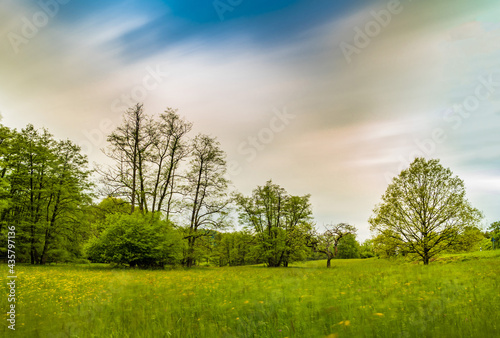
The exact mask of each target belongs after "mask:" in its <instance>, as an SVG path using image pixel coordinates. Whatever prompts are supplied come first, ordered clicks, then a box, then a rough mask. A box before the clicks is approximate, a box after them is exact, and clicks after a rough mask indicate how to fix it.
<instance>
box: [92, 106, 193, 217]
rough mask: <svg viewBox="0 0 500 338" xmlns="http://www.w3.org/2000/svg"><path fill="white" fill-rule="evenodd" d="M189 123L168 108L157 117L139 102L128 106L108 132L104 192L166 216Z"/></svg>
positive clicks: (185, 151)
mask: <svg viewBox="0 0 500 338" xmlns="http://www.w3.org/2000/svg"><path fill="white" fill-rule="evenodd" d="M191 127H192V124H191V123H189V122H187V121H185V120H184V119H182V118H181V117H180V116H179V115H178V114H177V111H176V110H174V109H171V108H168V109H167V110H166V111H165V113H163V114H161V115H160V116H159V119H156V120H155V119H153V118H152V117H151V116H149V115H147V114H145V113H144V110H143V105H142V104H136V105H135V106H134V107H132V108H130V109H128V110H127V111H126V112H125V114H124V118H123V122H122V124H121V125H120V126H118V127H117V128H116V129H115V130H114V131H113V133H111V134H110V135H109V136H108V139H107V140H108V143H109V146H108V148H107V150H106V151H105V153H106V155H107V156H108V157H110V158H111V159H112V160H113V161H114V165H113V166H112V167H107V168H100V169H99V171H100V173H101V175H102V179H103V183H104V184H105V191H104V192H105V194H106V195H108V196H114V197H122V198H125V199H127V200H128V201H129V202H130V208H131V210H130V211H131V212H133V211H134V210H135V209H136V207H138V209H139V210H140V212H141V213H148V212H153V213H155V212H160V211H161V212H163V213H164V215H165V216H166V217H167V218H169V217H170V214H171V211H172V206H173V204H174V198H173V196H174V194H176V193H179V191H178V190H177V189H176V187H177V186H178V182H177V181H178V178H179V175H178V169H179V167H180V165H181V163H182V161H183V160H184V159H185V158H186V157H187V156H188V155H189V145H188V142H187V140H186V134H187V133H188V132H189V131H190V130H191Z"/></svg>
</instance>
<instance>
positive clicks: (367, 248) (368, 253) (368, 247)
mask: <svg viewBox="0 0 500 338" xmlns="http://www.w3.org/2000/svg"><path fill="white" fill-rule="evenodd" d="M359 255H360V257H361V258H371V257H374V256H375V251H374V249H373V240H372V239H367V240H366V241H364V242H363V243H362V244H361V246H360V248H359Z"/></svg>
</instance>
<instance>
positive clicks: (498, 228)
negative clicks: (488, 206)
mask: <svg viewBox="0 0 500 338" xmlns="http://www.w3.org/2000/svg"><path fill="white" fill-rule="evenodd" d="M488 230H490V236H491V238H493V239H494V240H495V245H494V247H495V249H497V248H498V247H499V246H500V221H496V222H493V223H491V225H490V227H489V228H488ZM491 238H490V241H491ZM492 247H493V246H492Z"/></svg>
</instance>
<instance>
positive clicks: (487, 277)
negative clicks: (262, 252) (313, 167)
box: [0, 252, 500, 338]
mask: <svg viewBox="0 0 500 338" xmlns="http://www.w3.org/2000/svg"><path fill="white" fill-rule="evenodd" d="M450 257H451V258H450ZM454 257H455V258H454ZM456 257H460V258H459V259H456ZM325 265H326V264H325V262H324V261H322V262H309V263H303V264H297V265H295V266H293V267H290V268H274V269H271V268H264V267H259V266H251V267H228V268H197V269H192V270H172V271H144V270H119V269H109V268H103V267H102V266H68V265H67V266H48V267H39V266H19V267H18V271H19V272H18V276H19V277H18V285H17V294H18V303H17V309H16V310H17V313H18V316H17V322H16V332H15V333H16V335H18V336H19V337H120V338H124V337H325V336H328V337H337V336H338V337H498V336H499V332H500V325H499V322H500V321H499V319H500V303H499V300H500V285H499V281H500V277H499V273H500V257H499V256H498V255H495V254H494V253H489V252H482V253H478V254H475V255H469V256H463V255H454V256H449V257H444V258H443V259H442V260H439V261H436V262H433V263H431V265H429V266H422V265H419V264H411V263H407V262H404V261H392V262H391V261H386V260H379V259H369V260H342V261H340V260H338V261H334V263H333V267H332V268H331V269H326V268H325ZM2 272H3V273H4V275H5V276H7V272H6V267H5V266H4V267H3V269H2ZM3 287H4V294H7V288H6V287H5V284H4V286H3ZM0 304H1V306H2V309H5V310H6V309H7V306H8V303H7V297H6V296H5V297H2V299H1V300H0ZM6 311H7V310H6ZM6 311H5V312H6ZM9 334H12V332H10V330H9V329H7V321H6V320H5V321H4V323H3V324H2V327H1V328H0V336H8V335H9Z"/></svg>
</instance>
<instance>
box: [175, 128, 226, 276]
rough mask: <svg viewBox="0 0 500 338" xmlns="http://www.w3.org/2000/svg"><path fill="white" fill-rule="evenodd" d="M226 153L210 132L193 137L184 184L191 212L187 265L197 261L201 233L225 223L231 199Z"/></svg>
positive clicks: (186, 201) (187, 206)
mask: <svg viewBox="0 0 500 338" xmlns="http://www.w3.org/2000/svg"><path fill="white" fill-rule="evenodd" d="M226 170H227V168H226V160H225V153H224V151H223V150H222V149H221V148H220V143H219V142H218V141H217V140H216V139H215V138H212V137H210V136H207V135H202V134H200V135H198V136H196V138H195V139H194V140H193V144H192V152H191V162H190V167H189V169H188V172H187V174H186V183H185V184H184V186H183V187H182V191H183V193H184V201H185V208H186V210H187V211H188V217H189V228H188V230H187V234H186V236H185V239H187V240H188V252H187V257H186V262H185V264H186V266H187V267H191V266H193V265H194V263H195V258H194V254H195V252H194V251H195V243H196V239H197V238H199V237H200V236H206V235H207V232H206V231H200V230H210V229H220V228H223V227H224V226H225V219H226V216H227V209H228V205H229V203H230V199H229V198H228V196H227V188H228V183H229V182H228V180H227V179H226V178H225V175H226Z"/></svg>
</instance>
